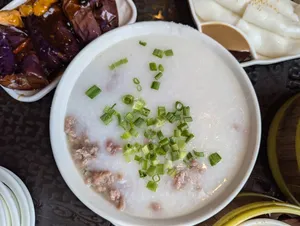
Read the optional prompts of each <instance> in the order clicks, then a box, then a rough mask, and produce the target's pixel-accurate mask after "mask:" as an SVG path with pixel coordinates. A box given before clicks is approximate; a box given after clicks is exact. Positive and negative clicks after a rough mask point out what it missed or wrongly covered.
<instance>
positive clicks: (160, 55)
mask: <svg viewBox="0 0 300 226" xmlns="http://www.w3.org/2000/svg"><path fill="white" fill-rule="evenodd" d="M152 54H153V55H154V56H156V57H158V58H163V56H164V51H162V50H160V49H154V51H153V53H152Z"/></svg>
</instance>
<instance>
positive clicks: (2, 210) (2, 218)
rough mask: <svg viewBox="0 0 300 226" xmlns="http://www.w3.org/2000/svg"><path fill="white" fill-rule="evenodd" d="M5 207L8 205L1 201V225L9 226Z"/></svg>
mask: <svg viewBox="0 0 300 226" xmlns="http://www.w3.org/2000/svg"><path fill="white" fill-rule="evenodd" d="M4 208H6V207H4V204H3V203H2V202H1V201H0V225H3V226H7V223H6V221H7V220H6V215H5V212H4Z"/></svg>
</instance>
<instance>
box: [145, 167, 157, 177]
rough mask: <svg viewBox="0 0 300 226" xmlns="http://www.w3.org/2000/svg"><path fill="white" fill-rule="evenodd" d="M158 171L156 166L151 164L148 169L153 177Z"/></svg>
mask: <svg viewBox="0 0 300 226" xmlns="http://www.w3.org/2000/svg"><path fill="white" fill-rule="evenodd" d="M155 173H156V166H150V167H149V168H148V170H147V175H148V176H150V177H152V176H153V175H154V174H155Z"/></svg>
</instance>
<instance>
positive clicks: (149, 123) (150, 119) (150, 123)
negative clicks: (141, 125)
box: [146, 118, 156, 126]
mask: <svg viewBox="0 0 300 226" xmlns="http://www.w3.org/2000/svg"><path fill="white" fill-rule="evenodd" d="M146 122H147V126H153V125H155V123H156V119H155V118H148V119H147V120H146Z"/></svg>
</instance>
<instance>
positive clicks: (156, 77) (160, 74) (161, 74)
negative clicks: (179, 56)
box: [154, 72, 163, 80]
mask: <svg viewBox="0 0 300 226" xmlns="http://www.w3.org/2000/svg"><path fill="white" fill-rule="evenodd" d="M162 76H163V73H161V72H159V73H158V74H157V75H155V76H154V78H155V79H156V80H159V79H160V78H161V77H162Z"/></svg>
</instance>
